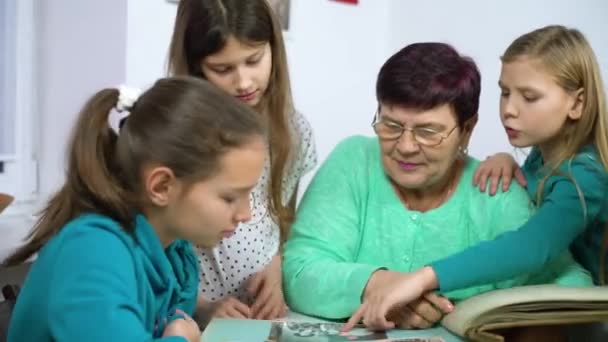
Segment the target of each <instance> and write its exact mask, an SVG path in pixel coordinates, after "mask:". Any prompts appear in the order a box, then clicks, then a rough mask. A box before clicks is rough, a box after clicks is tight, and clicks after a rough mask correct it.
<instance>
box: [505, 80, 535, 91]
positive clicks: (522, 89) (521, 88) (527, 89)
mask: <svg viewBox="0 0 608 342" xmlns="http://www.w3.org/2000/svg"><path fill="white" fill-rule="evenodd" d="M498 87H500V88H508V87H507V86H505V85H504V84H503V83H502V82H500V81H498ZM515 89H517V90H518V91H519V92H521V93H526V92H532V93H539V92H540V91H539V90H537V89H534V88H531V87H515Z"/></svg>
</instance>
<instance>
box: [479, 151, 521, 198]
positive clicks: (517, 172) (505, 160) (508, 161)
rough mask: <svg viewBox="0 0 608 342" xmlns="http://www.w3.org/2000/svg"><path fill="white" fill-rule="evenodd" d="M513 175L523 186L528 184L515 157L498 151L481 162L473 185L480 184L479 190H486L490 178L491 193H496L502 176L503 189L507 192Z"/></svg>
mask: <svg viewBox="0 0 608 342" xmlns="http://www.w3.org/2000/svg"><path fill="white" fill-rule="evenodd" d="M513 176H515V179H516V180H517V182H518V183H519V184H521V186H523V187H525V186H526V184H527V183H526V177H524V174H523V172H522V171H521V169H520V168H519V165H517V162H516V161H515V159H513V157H512V156H511V155H510V154H508V153H497V154H495V155H493V156H491V157H488V159H486V160H485V161H483V162H481V164H479V167H477V170H475V175H474V176H473V185H476V186H477V185H478V186H479V190H480V191H481V192H485V191H486V185H487V182H488V178H490V195H494V194H496V190H497V188H498V182H499V181H500V180H501V178H502V191H503V192H505V191H507V190H508V189H509V186H510V185H511V179H512V178H513Z"/></svg>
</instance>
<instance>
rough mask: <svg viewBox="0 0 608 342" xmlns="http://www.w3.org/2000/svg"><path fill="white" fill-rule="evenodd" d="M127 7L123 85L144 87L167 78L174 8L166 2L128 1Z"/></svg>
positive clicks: (172, 4)
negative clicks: (124, 76) (163, 77)
mask: <svg viewBox="0 0 608 342" xmlns="http://www.w3.org/2000/svg"><path fill="white" fill-rule="evenodd" d="M127 4H128V5H127V17H128V19H127V31H126V32H127V35H126V37H127V46H126V66H127V71H126V79H125V83H126V84H128V85H130V86H135V87H141V88H145V87H148V86H150V85H151V84H152V83H154V81H155V80H156V79H157V78H159V77H162V76H164V75H166V61H167V52H168V50H169V42H170V41H171V34H172V33H173V23H174V21H175V13H176V10H177V6H176V4H175V3H170V2H167V1H165V0H128V2H127Z"/></svg>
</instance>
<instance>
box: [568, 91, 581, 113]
mask: <svg viewBox="0 0 608 342" xmlns="http://www.w3.org/2000/svg"><path fill="white" fill-rule="evenodd" d="M572 97H573V100H574V101H573V104H572V107H571V108H570V111H569V112H568V118H570V120H578V119H580V118H581V116H582V115H583V103H584V102H585V92H584V90H583V89H582V88H581V89H579V90H577V91H576V92H574V93H573V94H572Z"/></svg>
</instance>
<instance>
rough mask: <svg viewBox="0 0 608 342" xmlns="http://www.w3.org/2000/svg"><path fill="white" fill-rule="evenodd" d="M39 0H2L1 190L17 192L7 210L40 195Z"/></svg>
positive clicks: (0, 70) (16, 207)
mask: <svg viewBox="0 0 608 342" xmlns="http://www.w3.org/2000/svg"><path fill="white" fill-rule="evenodd" d="M35 2H36V1H35V0H0V192H3V193H9V194H11V195H13V196H14V197H15V205H13V206H11V207H10V208H9V209H8V213H9V214H10V213H11V212H12V213H15V212H16V211H18V210H19V208H20V207H21V208H23V207H24V205H27V204H31V203H33V201H34V200H35V199H36V194H37V163H36V159H35V153H34V146H35V145H34V137H35V136H36V134H34V133H35V130H34V129H35V127H34V120H33V118H34V112H35V108H36V103H37V92H36V88H35V82H34V76H35V65H36V64H35V53H34V50H35V44H36V43H35V8H34V4H35Z"/></svg>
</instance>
